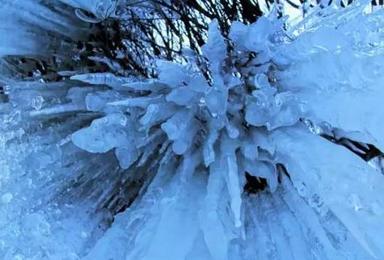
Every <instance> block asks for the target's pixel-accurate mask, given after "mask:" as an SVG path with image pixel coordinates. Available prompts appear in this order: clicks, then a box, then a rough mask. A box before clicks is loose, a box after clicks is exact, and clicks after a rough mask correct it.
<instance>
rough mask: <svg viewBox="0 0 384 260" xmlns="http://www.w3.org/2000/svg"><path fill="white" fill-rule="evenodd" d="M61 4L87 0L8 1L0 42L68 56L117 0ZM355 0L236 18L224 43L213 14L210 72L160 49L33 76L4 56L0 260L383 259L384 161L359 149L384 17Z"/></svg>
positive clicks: (374, 131)
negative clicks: (123, 71)
mask: <svg viewBox="0 0 384 260" xmlns="http://www.w3.org/2000/svg"><path fill="white" fill-rule="evenodd" d="M43 2H44V3H45V5H44V4H42V3H43ZM61 2H63V4H69V5H72V6H73V7H75V8H78V9H77V10H79V11H77V12H76V14H75V15H73V14H69V13H67V12H66V10H67V9H65V8H64V7H63V8H62V6H61V4H58V5H57V8H56V9H55V11H52V10H53V9H50V8H48V7H47V3H49V1H42V3H41V4H37V3H35V2H34V1H29V0H25V1H23V4H21V3H20V2H14V1H8V0H5V1H4V6H5V7H2V9H0V13H4V14H7V16H6V17H7V18H1V19H2V21H3V20H4V21H7V22H8V23H9V24H4V25H2V26H1V28H0V30H1V31H2V32H4V31H8V30H9V29H11V28H13V29H14V30H16V33H15V37H9V38H2V40H1V41H0V55H2V56H5V55H16V54H17V55H25V54H39V55H48V56H49V55H52V53H54V52H58V53H61V54H63V53H65V51H66V50H67V49H66V48H65V46H63V44H64V42H63V43H60V42H58V39H59V40H60V39H61V38H65V37H69V38H70V39H73V40H76V37H82V35H83V33H82V32H84V30H86V26H84V23H86V22H97V21H98V19H103V17H104V16H105V15H111V14H110V13H109V12H112V11H113V10H114V8H115V5H114V2H113V1H94V2H92V1H84V0H62V1H61ZM90 3H92V4H90ZM28 5H30V6H34V7H36V8H39V9H36V11H33V12H32V11H31V9H29V11H25V10H28ZM48 5H50V4H48ZM20 8H22V10H24V11H23V12H22V13H20V10H19V9H20ZM363 8H364V5H363V4H360V3H355V4H354V5H353V6H351V7H348V8H345V9H338V8H337V7H335V6H331V7H329V8H326V9H322V10H313V12H312V14H311V15H310V16H309V17H307V18H306V19H304V20H303V21H301V22H298V23H296V24H294V25H291V26H289V27H288V28H284V23H283V21H282V20H279V19H276V18H274V16H273V14H271V15H270V16H266V17H261V18H260V19H259V20H258V21H257V22H256V23H254V24H251V25H243V24H241V23H235V24H233V25H232V29H231V32H230V34H229V40H230V41H231V42H232V44H233V46H232V48H233V50H232V51H230V52H229V51H228V39H225V38H224V37H223V36H222V35H221V34H220V31H219V30H218V28H217V24H216V23H215V22H212V24H211V25H210V28H209V37H208V41H207V43H206V45H204V47H203V55H204V56H205V57H206V59H207V61H208V63H209V71H210V79H207V77H206V76H205V75H203V73H202V72H201V70H200V69H199V68H198V67H197V65H196V64H195V63H193V61H190V62H187V63H185V64H178V63H173V62H169V61H158V62H157V68H158V78H156V79H152V80H143V79H138V78H130V77H123V76H118V75H115V74H113V73H111V72H98V73H97V72H96V73H75V74H73V75H72V74H71V75H70V77H68V78H67V79H63V80H58V81H56V82H49V83H47V82H44V81H33V82H31V81H27V82H26V81H21V80H19V79H12V78H11V77H10V75H12V71H10V69H9V68H8V67H7V66H6V63H5V62H3V63H2V67H1V71H2V74H1V78H2V80H3V81H4V82H6V84H7V85H6V86H5V87H4V88H5V93H6V95H7V99H8V101H7V102H4V103H0V111H1V114H0V119H1V122H2V124H1V125H0V129H1V133H0V151H1V154H2V156H1V157H0V167H1V168H0V187H1V191H0V258H1V259H92V260H93V259H116V260H120V259H128V260H136V259H143V260H155V259H159V260H181V259H186V260H196V259H199V260H205V259H206V260H209V259H212V260H226V259H231V260H232V259H244V260H245V259H247V260H253V259H384V240H383V239H382V236H383V234H384V225H383V224H384V208H383V206H384V198H383V196H381V191H382V190H384V176H383V174H382V172H381V171H380V170H379V169H377V168H374V167H371V165H370V164H368V163H367V162H366V161H365V160H363V159H362V158H361V156H359V152H358V150H359V147H356V146H361V147H363V148H364V147H375V148H376V149H377V150H382V149H383V147H384V137H383V135H382V134H381V132H382V130H383V127H382V126H383V123H382V122H384V114H383V112H382V109H380V104H381V103H380V101H381V99H382V97H384V93H383V90H382V89H381V88H382V85H383V83H384V75H382V73H381V72H382V70H383V67H384V40H383V37H384V32H383V29H382V27H383V25H384V23H383V12H382V11H377V12H375V13H372V14H369V15H368V14H365V13H364V12H363ZM85 11H87V12H88V13H93V14H94V16H92V19H94V20H91V21H90V20H89V19H91V18H90V17H85V16H86V12H85ZM42 12H43V13H42ZM16 14H17V15H16ZM44 14H45V16H44ZM76 17H78V18H80V19H77V18H76ZM88 18H89V19H88ZM76 19H77V20H76ZM44 32H45V34H46V35H47V36H49V37H43V36H41V35H42V34H43V33H44ZM45 34H43V35H45ZM46 41H48V42H46ZM15 43H17V44H15ZM41 46H42V47H41ZM59 47H60V48H59ZM52 48H53V49H52ZM63 73H64V72H63ZM67 73H68V72H67ZM64 74H65V73H64ZM65 75H67V74H65ZM250 179H251V180H252V181H256V182H259V183H262V182H264V183H265V184H266V185H267V188H266V189H264V190H262V189H261V190H260V191H259V192H257V193H255V192H253V191H250V190H247V189H245V188H244V187H247V183H249V180H250Z"/></svg>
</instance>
